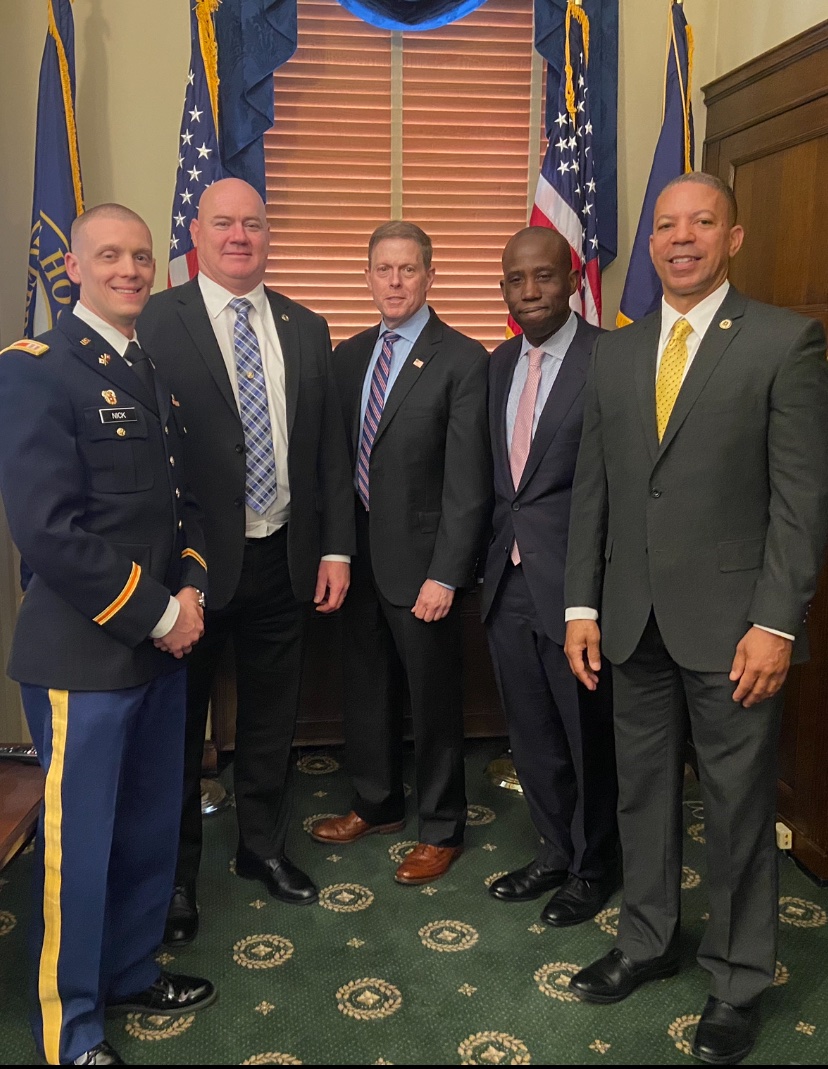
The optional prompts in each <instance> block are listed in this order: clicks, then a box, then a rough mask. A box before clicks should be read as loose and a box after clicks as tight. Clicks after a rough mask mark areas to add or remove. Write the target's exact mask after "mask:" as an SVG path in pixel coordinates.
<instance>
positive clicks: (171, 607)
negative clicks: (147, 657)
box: [149, 595, 181, 638]
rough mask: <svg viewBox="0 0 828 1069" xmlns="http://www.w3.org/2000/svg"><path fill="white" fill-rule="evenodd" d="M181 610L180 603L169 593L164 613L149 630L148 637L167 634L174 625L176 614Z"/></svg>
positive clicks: (161, 636)
mask: <svg viewBox="0 0 828 1069" xmlns="http://www.w3.org/2000/svg"><path fill="white" fill-rule="evenodd" d="M180 612H181V604H180V602H178V601H176V600H175V598H174V597H173V596H172V595H170V600H169V602H168V604H167V607H166V609H164V615H163V616H162V617H161V619H160V620H159V621H158V623H157V624H156V625H155V627H154V628H153V629H152V631H150V633H149V637H150V638H163V637H164V635H168V634H169V633H170V631H172V629H173V628H174V627H175V625H176V622H177V620H178V614H179V613H180Z"/></svg>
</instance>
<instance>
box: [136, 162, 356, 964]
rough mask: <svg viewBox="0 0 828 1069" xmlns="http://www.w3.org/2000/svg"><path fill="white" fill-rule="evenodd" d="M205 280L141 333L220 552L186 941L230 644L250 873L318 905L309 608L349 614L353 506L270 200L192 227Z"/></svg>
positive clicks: (242, 862) (324, 365) (171, 299)
mask: <svg viewBox="0 0 828 1069" xmlns="http://www.w3.org/2000/svg"><path fill="white" fill-rule="evenodd" d="M192 235H193V240H194V242H195V244H196V246H197V249H198V257H199V275H198V278H197V279H194V280H193V281H191V282H188V283H186V284H185V285H183V286H180V287H177V288H176V289H171V290H167V291H166V292H165V293H160V294H157V295H156V296H154V297H153V298H152V299H151V300H150V302H149V304H148V306H147V308H146V311H145V312H144V314H143V316H142V317H141V323H140V327H139V329H140V331H141V337H142V339H143V340H144V341H145V344H146V346H147V348H148V350H149V351H150V353H151V354H152V356H153V358H154V359H155V360H156V362H157V363H158V366H159V367H160V368H161V369H162V370H163V372H164V374H165V375H167V376H168V379H169V381H170V382H171V383H172V385H173V388H174V390H175V392H176V394H177V395H178V397H179V398H180V399H181V406H182V411H183V412H185V413H186V419H187V429H188V435H187V462H188V465H189V469H190V471H191V472H192V483H193V489H194V491H195V493H196V496H197V498H198V501H199V504H200V505H201V507H202V509H203V511H204V517H205V534H206V540H207V552H208V555H209V556H210V558H211V561H212V563H211V568H210V578H211V585H210V593H209V597H208V601H207V611H206V614H205V635H204V639H203V642H202V644H201V646H200V647H199V648H198V655H197V656H196V657H194V658H192V660H191V662H190V666H189V680H188V710H187V718H188V719H187V749H186V756H185V774H184V804H183V810H182V819H181V842H180V848H179V858H178V871H177V876H176V892H175V895H174V896H173V900H172V903H171V907H170V916H169V921H168V925H167V932H166V935H165V942H167V943H168V944H181V943H186V942H189V941H190V940H191V939H192V938H194V936H195V934H196V931H197V926H198V913H197V907H196V897H195V881H196V876H197V874H198V866H199V861H200V856H201V805H200V778H201V760H202V752H203V747H204V731H205V724H206V719H207V707H208V703H209V699H210V691H211V688H212V683H213V678H214V675H215V669H216V664H217V661H218V659H219V656H220V654H221V651H222V649H223V648H224V645H225V643H226V642H227V641H228V640H232V642H233V646H234V651H235V660H236V695H237V714H236V751H235V766H234V775H235V795H236V813H237V817H238V822H239V846H238V851H237V854H236V872H237V874H238V875H239V876H244V877H246V878H258V879H261V880H263V881H264V883H265V885H266V886H267V888H268V890H269V891H270V893H271V894H272V895H274V896H276V897H277V898H279V899H281V900H282V901H284V902H290V903H294V904H306V903H311V902H314V901H316V898H317V890H316V887H315V886H314V884H313V882H312V881H311V880H310V879H309V878H308V877H307V876H306V875H305V874H304V873H303V872H301V871H300V870H299V869H297V868H296V867H295V866H294V865H293V864H292V863H291V862H290V861H289V860H288V858H287V857H286V856H285V852H284V851H285V837H286V834H287V826H288V818H289V814H290V804H289V801H290V800H289V762H290V747H291V742H292V739H293V731H294V725H295V721H296V714H297V709H298V702H299V684H300V676H301V665H302V637H303V630H304V619H305V612H306V605H307V603H309V602H310V601H311V600H313V602H314V603H315V605H316V608H317V611H318V612H332V611H334V610H335V609H338V608H339V606H340V605H341V604H342V600H343V598H344V596H345V592H346V590H347V587H348V574H349V564H348V561H349V556H350V554H351V552H352V551H353V549H354V543H353V509H352V491H351V483H350V472H349V466H348V453H347V446H346V442H345V431H344V427H343V424H342V412H341V409H340V407H339V400H338V398H337V395H336V388H335V384H334V380H333V374H332V371H331V346H330V336H329V334H328V327H327V324H326V323H325V321H324V320H323V319H322V318H320V317H319V316H318V315H315V314H314V313H313V312H311V311H309V310H308V309H307V308H303V307H302V306H301V305H299V304H296V303H295V302H294V301H290V300H288V299H287V298H286V297H283V296H282V295H281V294H278V293H274V292H273V291H271V290H267V289H265V287H264V284H263V279H264V273H265V266H266V263H267V252H268V240H269V238H268V235H269V230H268V224H267V218H266V215H265V208H264V204H263V203H262V200H261V198H260V197H259V195H258V194H257V193H256V191H255V190H254V189H253V187H252V186H249V185H248V184H247V183H246V182H242V181H240V180H239V179H235V178H228V179H224V180H222V181H220V182H216V183H215V184H214V185H212V186H210V187H209V188H208V189H207V190H205V192H204V193H203V195H202V197H201V201H200V203H199V212H198V218H197V219H195V220H194V221H193V224H192Z"/></svg>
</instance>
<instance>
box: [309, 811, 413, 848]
mask: <svg viewBox="0 0 828 1069" xmlns="http://www.w3.org/2000/svg"><path fill="white" fill-rule="evenodd" d="M404 827H405V821H404V820H397V821H394V823H393V824H369V823H368V821H367V820H363V819H362V817H360V816H357V814H356V813H355V812H354V811H353V809H352V810H351V812H350V813H348V815H347V816H344V817H328V819H327V820H319V821H317V822H316V824H314V825H313V827H312V828H311V838H312V839H316V841H317V842H318V843H338V844H339V845H340V846H341V845H343V844H344V843H355V842H356V841H357V839H362V838H363V837H364V836H366V835H391V834H392V833H393V832H395V831H402V829H403V828H404Z"/></svg>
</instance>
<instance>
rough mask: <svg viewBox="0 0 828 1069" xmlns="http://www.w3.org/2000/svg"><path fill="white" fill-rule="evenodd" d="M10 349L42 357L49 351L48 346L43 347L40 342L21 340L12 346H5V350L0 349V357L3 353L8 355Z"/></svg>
mask: <svg viewBox="0 0 828 1069" xmlns="http://www.w3.org/2000/svg"><path fill="white" fill-rule="evenodd" d="M12 349H20V350H21V351H22V352H24V353H29V354H31V355H32V356H43V354H44V353H47V352H48V351H49V346H48V345H44V343H43V342H42V341H34V340H33V339H32V338H22V339H21V340H20V341H16V342H15V343H14V345H7V346H6V348H5V349H0V356H2V354H3V353H9V352H11V350H12Z"/></svg>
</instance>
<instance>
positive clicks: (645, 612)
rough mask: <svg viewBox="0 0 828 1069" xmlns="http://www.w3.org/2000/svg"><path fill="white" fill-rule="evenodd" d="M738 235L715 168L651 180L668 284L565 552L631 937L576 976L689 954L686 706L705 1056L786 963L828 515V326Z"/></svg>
mask: <svg viewBox="0 0 828 1069" xmlns="http://www.w3.org/2000/svg"><path fill="white" fill-rule="evenodd" d="M742 238H743V230H742V227H741V226H739V225H738V224H737V222H736V200H735V197H734V196H733V192H732V190H731V189H730V188H729V187H728V186H726V185H725V184H724V183H723V182H721V181H720V180H719V179H718V178H715V177H713V176H712V175H706V174H694V173H689V174H686V175H683V176H681V177H680V178H677V179H674V180H673V181H672V182H670V183H669V184H668V185H667V187H666V188H665V189H664V191H663V192H662V193H661V195H660V197H659V198H658V201H657V202H656V206H655V217H654V220H653V233H652V236H651V238H650V255H651V257H652V261H653V264H654V265H655V268H656V271H657V272H658V275H659V278H660V279H661V282H662V285H663V288H664V298H663V301H662V305H661V308H660V309H659V310H658V311H657V312H655V313H654V314H653V315H650V316H647V317H645V318H644V319H642V320H640V321H639V322H637V323H635V324H633V325H632V326H629V327H626V328H625V329H624V330H620V331H616V332H614V333H612V334H606V335H602V337H601V338H599V340H598V342H597V344H596V347H595V352H594V356H593V364H592V371H591V377H590V382H589V384H588V386H587V399H586V403H585V408H584V431H583V437H582V442H581V450H580V454H579V456H578V467H577V471H576V475H575V484H574V487H573V498H572V521H571V526H570V532H569V554H568V559H567V569H566V603H567V617H568V620H569V622H568V624H567V637H566V651H567V655H568V657H569V660H570V664H571V666H572V671H573V672H574V673H575V675H576V676H577V677H578V678H579V679H580V680H581V681H582V682H583V684H584V685H585V686H586V687H589V688H590V689H594V687H595V686H596V682H597V676H598V674H599V672H601V671H606V670H605V669H602V668H601V657H600V647H601V645H602V646H603V651H604V654H605V655H606V657H607V659H608V660H609V661H610V663H611V664H612V675H613V689H614V692H615V695H614V696H615V738H616V747H617V755H618V786H619V806H618V816H619V829H620V833H621V844H622V850H623V858H624V900H623V903H622V908H621V915H620V918H619V927H618V939H617V945H616V947H615V948H614V949H613V950H611V951H610V953H609V954H607V955H606V956H605V957H603V958H601V959H600V960H599V961H597V962H595V963H593V964H592V965H590V966H589V967H588V968H586V969H583V970H581V972H580V973H578V974H577V975H576V976H574V977H573V978H572V980H571V986H572V988H573V990H574V991H575V993H576V994H578V995H579V996H580V997H581V998H584V999H587V1000H589V1001H593V1002H599V1003H609V1002H618V1001H620V1000H621V999H623V998H626V997H627V995H629V994H630V993H631V992H632V991H634V990H635V988H637V987H638V986H639V985H640V984H642V983H644V982H645V981H647V980H655V979H658V978H661V977H667V976H671V975H673V974H674V973H675V972H676V971H677V969H678V966H679V950H678V936H679V917H680V895H681V891H680V881H681V840H682V823H681V788H682V782H683V776H682V772H683V767H684V751H685V741H686V738H687V725H688V720H689V726H690V732H691V734H692V738H693V742H694V744H695V749H696V755H697V757H698V763H699V776H700V781H701V789H702V797H703V799H704V819H705V838H706V841H707V847H706V849H707V856H708V866H707V868H708V884H709V899H710V919H709V921H708V923H707V925H706V929H705V934H704V938H703V939H702V942H701V946H700V948H699V953H698V961H699V964H701V965H702V967H703V968H704V969H706V970H707V972H708V973H709V974H710V981H711V994H710V997H709V999H708V1001H707V1004H706V1005H705V1007H704V1011H703V1013H702V1016H701V1020H700V1022H699V1026H698V1028H697V1030H696V1035H695V1039H694V1042H693V1053H694V1054H695V1055H696V1056H697V1057H698V1058H701V1059H702V1060H703V1061H708V1062H712V1063H714V1064H735V1063H736V1062H738V1061H740V1060H741V1059H742V1058H744V1057H745V1056H746V1055H747V1054H748V1053H749V1052H750V1050H751V1048H752V1047H753V1043H754V1040H755V1038H756V1034H757V1031H758V1027H759V1014H758V1000H759V997H760V995H761V994H762V992H763V991H764V990H765V989H766V988H768V987H769V986H770V985H771V983H772V982H773V978H774V966H775V961H776V929H777V913H778V902H777V895H778V879H777V851H776V842H775V835H774V821H775V815H776V751H777V740H778V737H779V724H780V720H781V715H782V685H783V683H784V681H785V677H786V675H787V672H788V668H789V666H790V664H791V663H792V661H793V662H796V661H802V660H805V659H806V657H807V633H806V630H805V624H804V618H805V616H806V614H807V609H808V604H809V602H810V599H811V597H812V596H813V592H814V589H815V586H816V580H817V575H818V572H819V569H820V566H821V564H822V559H823V551H824V548H825V537H826V528H828V475H826V472H828V366H827V365H826V362H825V333H824V331H823V330H822V327H821V326H820V325H819V324H818V323H817V322H815V321H813V320H809V319H805V318H804V317H802V316H798V315H794V314H793V313H792V312H789V311H787V310H785V309H781V308H773V307H771V306H769V305H766V304H760V303H759V302H758V301H751V300H749V299H748V298H746V297H744V296H743V295H742V294H740V293H738V292H737V291H736V290H735V289H734V288H733V287H732V286H731V285H730V283H729V282H728V279H727V274H728V266H729V263H730V258H731V257H732V256H735V255H736V253H737V252H738V251H739V248H740V246H741V244H742ZM599 610H600V614H601V615H600V629H599V624H598V611H599Z"/></svg>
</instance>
